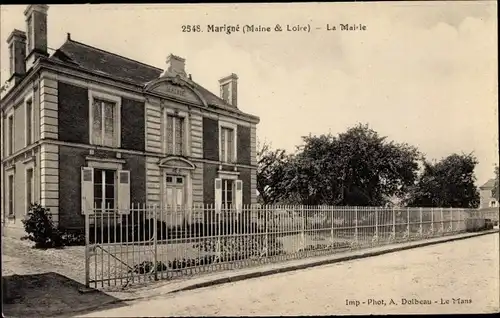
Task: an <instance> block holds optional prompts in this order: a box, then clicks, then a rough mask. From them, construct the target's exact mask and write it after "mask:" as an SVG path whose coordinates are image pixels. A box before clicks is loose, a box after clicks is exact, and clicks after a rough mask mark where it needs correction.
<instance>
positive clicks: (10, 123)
mask: <svg viewBox="0 0 500 318" xmlns="http://www.w3.org/2000/svg"><path fill="white" fill-rule="evenodd" d="M13 152H14V115H13V114H12V115H10V116H9V117H7V155H11V154H12V153H13Z"/></svg>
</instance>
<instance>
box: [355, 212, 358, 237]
mask: <svg viewBox="0 0 500 318" xmlns="http://www.w3.org/2000/svg"><path fill="white" fill-rule="evenodd" d="M354 242H356V243H358V207H357V206H355V207H354Z"/></svg>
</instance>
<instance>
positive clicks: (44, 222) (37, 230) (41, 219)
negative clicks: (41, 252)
mask: <svg viewBox="0 0 500 318" xmlns="http://www.w3.org/2000/svg"><path fill="white" fill-rule="evenodd" d="M49 212H50V210H49V209H47V208H44V207H42V206H41V205H39V204H32V205H30V207H29V210H28V215H27V216H26V219H24V220H22V222H23V225H24V230H25V231H26V233H27V234H28V235H27V236H28V239H29V240H30V241H32V242H35V247H36V248H50V247H61V246H63V245H64V242H63V238H62V234H61V232H60V231H59V230H58V229H57V227H56V226H55V225H54V223H53V222H52V217H51V215H50V213H49Z"/></svg>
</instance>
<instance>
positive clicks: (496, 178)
mask: <svg viewBox="0 0 500 318" xmlns="http://www.w3.org/2000/svg"><path fill="white" fill-rule="evenodd" d="M498 181H499V176H498V165H495V185H494V186H493V190H491V195H492V197H494V198H495V199H496V200H497V201H499V200H500V199H499V195H498Z"/></svg>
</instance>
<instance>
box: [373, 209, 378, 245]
mask: <svg viewBox="0 0 500 318" xmlns="http://www.w3.org/2000/svg"><path fill="white" fill-rule="evenodd" d="M377 211H378V209H377V207H375V236H374V237H373V241H375V242H376V241H378V212H377Z"/></svg>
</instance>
